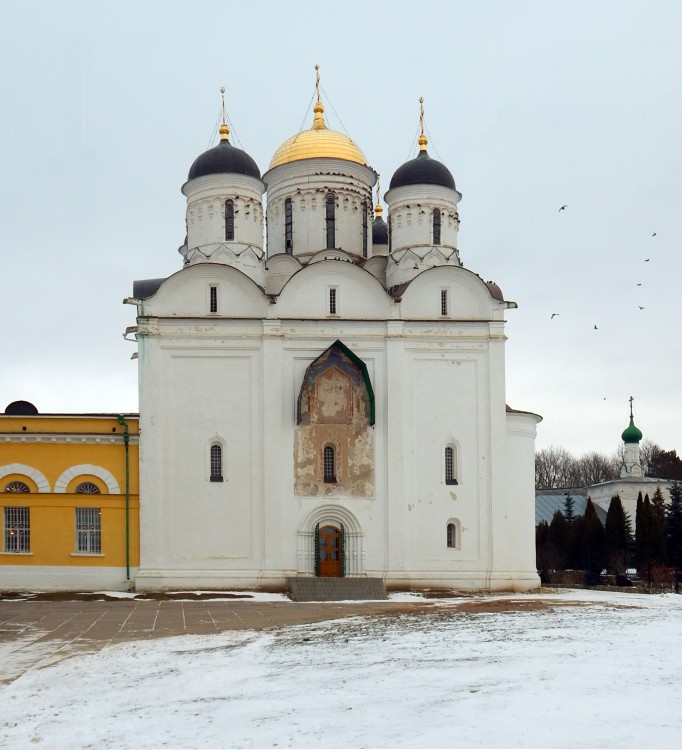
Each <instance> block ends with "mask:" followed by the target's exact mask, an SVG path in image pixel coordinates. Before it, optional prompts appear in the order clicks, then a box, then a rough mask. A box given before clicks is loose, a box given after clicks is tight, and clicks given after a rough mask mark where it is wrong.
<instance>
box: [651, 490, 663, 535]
mask: <svg viewBox="0 0 682 750" xmlns="http://www.w3.org/2000/svg"><path fill="white" fill-rule="evenodd" d="M651 508H652V510H653V512H654V516H655V517H656V519H657V520H658V521H659V523H660V524H661V526H663V527H664V528H665V498H664V497H663V493H662V492H661V488H660V487H656V491H655V492H654V494H653V495H652V496H651Z"/></svg>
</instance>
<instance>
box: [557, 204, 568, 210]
mask: <svg viewBox="0 0 682 750" xmlns="http://www.w3.org/2000/svg"><path fill="white" fill-rule="evenodd" d="M567 208H568V206H567V205H564V206H562V207H561V208H560V209H559V211H565V210H566V209H567Z"/></svg>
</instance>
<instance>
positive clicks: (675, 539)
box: [665, 482, 682, 593]
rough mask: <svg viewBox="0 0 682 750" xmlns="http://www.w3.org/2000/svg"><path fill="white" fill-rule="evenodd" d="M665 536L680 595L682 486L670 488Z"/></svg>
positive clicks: (675, 483)
mask: <svg viewBox="0 0 682 750" xmlns="http://www.w3.org/2000/svg"><path fill="white" fill-rule="evenodd" d="M665 536H666V542H667V549H668V559H669V561H670V562H671V563H672V565H674V566H675V591H677V592H678V593H679V582H678V575H677V571H678V569H679V568H680V566H682V485H680V483H679V482H673V484H672V486H671V487H670V505H669V506H668V509H667V513H666V516H665Z"/></svg>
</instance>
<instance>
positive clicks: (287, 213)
mask: <svg viewBox="0 0 682 750" xmlns="http://www.w3.org/2000/svg"><path fill="white" fill-rule="evenodd" d="M284 250H285V252H287V253H288V254H289V255H291V254H292V253H293V252H294V214H293V208H292V205H291V198H287V199H286V200H285V201H284Z"/></svg>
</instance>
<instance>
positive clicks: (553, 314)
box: [550, 313, 559, 320]
mask: <svg viewBox="0 0 682 750" xmlns="http://www.w3.org/2000/svg"><path fill="white" fill-rule="evenodd" d="M558 314H559V313H552V317H551V318H550V320H553V319H554V318H556V316H557V315H558Z"/></svg>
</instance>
